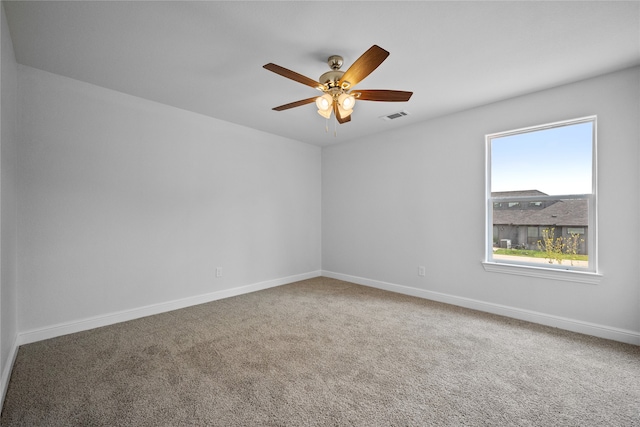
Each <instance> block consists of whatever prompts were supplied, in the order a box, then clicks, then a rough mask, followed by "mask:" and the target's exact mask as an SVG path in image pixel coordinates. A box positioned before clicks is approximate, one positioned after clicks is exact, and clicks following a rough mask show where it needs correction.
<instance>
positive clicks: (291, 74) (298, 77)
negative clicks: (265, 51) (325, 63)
mask: <svg viewBox="0 0 640 427" xmlns="http://www.w3.org/2000/svg"><path fill="white" fill-rule="evenodd" d="M262 68H264V69H267V70H269V71H273V72H274V73H276V74H280V75H281V76H282V77H286V78H288V79H291V80H295V81H296V82H298V83H302V84H303V85H307V86H311V87H312V88H314V89H318V90H322V85H321V84H320V83H319V82H318V81H316V80H313V79H311V78H309V77H307V76H303V75H302V74H298V73H296V72H295V71H291V70H289V69H287V68H284V67H281V66H279V65H276V64H272V63H268V64H266V65H263V66H262Z"/></svg>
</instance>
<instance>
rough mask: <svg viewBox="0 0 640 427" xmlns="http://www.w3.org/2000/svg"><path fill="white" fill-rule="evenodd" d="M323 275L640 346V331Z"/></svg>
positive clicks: (324, 272)
mask: <svg viewBox="0 0 640 427" xmlns="http://www.w3.org/2000/svg"><path fill="white" fill-rule="evenodd" d="M322 275H323V276H326V277H331V278H333V279H339V280H344V281H346V282H351V283H356V284H358V285H364V286H370V287H372V288H378V289H383V290H386V291H391V292H397V293H400V294H405V295H411V296H415V297H419V298H425V299H429V300H433V301H438V302H444V303H447V304H451V305H456V306H459V307H465V308H471V309H474V310H479V311H484V312H487V313H493V314H499V315H501V316H506V317H511V318H514V319H519V320H526V321H528V322H532V323H538V324H541V325H546V326H552V327H555V328H559V329H564V330H567V331H572V332H579V333H581V334H586V335H592V336H596V337H600V338H606V339H610V340H614V341H620V342H624V343H628V344H635V345H640V332H635V331H630V330H626V329H619V328H613V327H610V326H605V325H598V324H595V323H589V322H584V321H580V320H574V319H569V318H566V317H560V316H554V315H550V314H545V313H540V312H536V311H531V310H524V309H520V308H516V307H509V306H506V305H500V304H494V303H490V302H485V301H480V300H475V299H471V298H464V297H458V296H455V295H449V294H444V293H440V292H434V291H427V290H424V289H418V288H412V287H409V286H403V285H397V284H394V283H388V282H382V281H379V280H373V279H367V278H364V277H357V276H351V275H348V274H342V273H335V272H332V271H326V270H323V271H322Z"/></svg>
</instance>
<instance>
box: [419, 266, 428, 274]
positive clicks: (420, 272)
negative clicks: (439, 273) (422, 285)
mask: <svg viewBox="0 0 640 427" xmlns="http://www.w3.org/2000/svg"><path fill="white" fill-rule="evenodd" d="M426 275H427V270H426V269H425V268H424V266H420V267H418V276H426Z"/></svg>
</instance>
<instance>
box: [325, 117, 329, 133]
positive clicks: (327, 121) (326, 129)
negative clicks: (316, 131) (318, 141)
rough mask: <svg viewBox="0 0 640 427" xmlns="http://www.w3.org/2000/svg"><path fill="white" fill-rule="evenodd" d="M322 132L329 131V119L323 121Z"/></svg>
mask: <svg viewBox="0 0 640 427" xmlns="http://www.w3.org/2000/svg"><path fill="white" fill-rule="evenodd" d="M324 132H325V133H329V119H326V120H325V121H324Z"/></svg>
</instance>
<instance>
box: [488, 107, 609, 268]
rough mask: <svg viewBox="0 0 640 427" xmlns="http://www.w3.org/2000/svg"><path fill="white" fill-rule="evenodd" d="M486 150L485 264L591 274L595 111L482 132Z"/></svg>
mask: <svg viewBox="0 0 640 427" xmlns="http://www.w3.org/2000/svg"><path fill="white" fill-rule="evenodd" d="M486 152H487V158H486V162H487V165H486V168H487V173H486V194H487V196H486V197H487V204H486V206H487V212H486V218H487V227H486V230H487V232H486V234H487V238H486V248H487V249H486V262H485V268H486V269H488V270H491V271H498V270H499V269H496V267H495V266H496V265H500V266H508V267H510V269H511V270H512V267H524V268H525V269H538V270H539V269H544V270H547V271H548V270H549V269H551V270H554V271H557V272H558V273H564V272H578V273H596V270H597V269H596V266H597V264H596V255H597V246H596V236H597V234H596V182H597V180H596V117H595V116H591V117H585V118H580V119H574V120H567V121H563V122H557V123H551V124H546V125H541V126H535V127H530V128H525V129H518V130H513V131H508V132H501V133H495V134H491V135H487V136H486ZM505 207H507V209H505ZM488 265H489V266H490V268H487V266H488ZM492 265H493V267H491V266H492ZM530 271H531V270H530ZM509 272H513V271H509ZM516 274H518V273H516ZM522 274H526V275H531V274H533V275H536V274H535V273H531V272H529V273H522ZM569 280H572V279H569Z"/></svg>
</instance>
